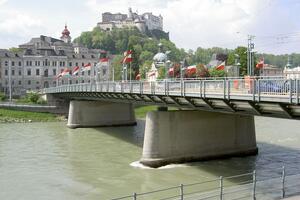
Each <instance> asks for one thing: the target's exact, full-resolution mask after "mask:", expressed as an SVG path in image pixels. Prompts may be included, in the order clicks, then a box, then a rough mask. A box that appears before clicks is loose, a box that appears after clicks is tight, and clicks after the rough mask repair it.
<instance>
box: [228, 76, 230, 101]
mask: <svg viewBox="0 0 300 200" xmlns="http://www.w3.org/2000/svg"><path fill="white" fill-rule="evenodd" d="M227 99H228V100H230V80H227Z"/></svg>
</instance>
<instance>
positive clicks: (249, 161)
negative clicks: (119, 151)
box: [94, 120, 300, 181]
mask: <svg viewBox="0 0 300 200" xmlns="http://www.w3.org/2000/svg"><path fill="white" fill-rule="evenodd" d="M144 128H145V120H138V123H137V125H136V126H125V127H103V128H94V129H95V130H96V131H99V132H101V133H104V134H108V135H109V136H112V137H115V138H117V139H118V140H121V141H124V142H127V143H130V144H132V145H135V146H137V147H139V148H141V151H140V156H141V154H142V146H143V138H144ZM260 134H261V133H260ZM282 137H283V136H282ZM283 138H284V137H283ZM299 139H300V135H299V137H298V139H297V140H299ZM294 142H295V141H294ZM257 146H258V149H259V153H258V155H256V156H247V157H231V158H226V159H217V160H207V161H201V162H191V163H185V164H184V166H186V167H193V168H195V169H199V170H201V171H205V172H207V173H209V174H211V175H212V176H215V177H218V176H224V177H226V176H232V175H237V174H242V173H248V172H253V170H256V171H257V174H258V175H259V176H260V177H261V178H263V177H266V178H270V177H272V176H276V177H277V176H278V175H280V174H281V172H282V170H281V169H282V166H285V167H286V173H287V175H290V174H299V173H300V148H299V147H300V146H299V145H298V146H296V147H295V145H292V146H290V145H289V144H288V143H286V144H283V145H279V144H277V143H276V142H270V143H269V142H266V141H261V140H259V139H258V141H257ZM138 159H139V158H137V160H138ZM128 164H129V163H128ZM160 169H161V168H158V169H157V170H160ZM162 170H166V169H165V168H163V169H162ZM170 170H171V169H170ZM250 178H252V176H251V177H250V176H249V177H248V179H250ZM233 181H234V180H233ZM237 181H240V180H237Z"/></svg>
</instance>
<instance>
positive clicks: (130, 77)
mask: <svg viewBox="0 0 300 200" xmlns="http://www.w3.org/2000/svg"><path fill="white" fill-rule="evenodd" d="M131 74H132V73H131V62H130V63H129V80H130V82H131Z"/></svg>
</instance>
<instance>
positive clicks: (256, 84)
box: [44, 79, 300, 119]
mask: <svg viewBox="0 0 300 200" xmlns="http://www.w3.org/2000/svg"><path fill="white" fill-rule="evenodd" d="M299 86H300V80H287V79H251V80H245V79H229V80H225V79H224V80H179V81H178V80H175V81H172V80H164V81H157V82H147V81H133V82H99V83H92V84H75V85H62V86H58V87H55V88H48V89H45V90H44V92H45V93H51V94H53V95H55V96H57V97H61V98H67V99H77V100H104V101H111V102H127V103H128V102H130V103H134V104H145V105H149V104H151V105H159V106H174V107H179V108H189V109H192V110H205V111H214V112H226V113H237V114H248V115H260V116H270V117H280V118H293V119H299V118H300V106H299V102H300V97H299V92H300V91H299V90H300V89H299V88H300V87H299Z"/></svg>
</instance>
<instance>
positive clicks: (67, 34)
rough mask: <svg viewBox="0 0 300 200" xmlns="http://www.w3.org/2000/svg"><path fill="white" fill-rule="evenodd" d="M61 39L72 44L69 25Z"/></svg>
mask: <svg viewBox="0 0 300 200" xmlns="http://www.w3.org/2000/svg"><path fill="white" fill-rule="evenodd" d="M61 34H62V35H61V37H60V39H61V40H63V41H64V42H65V43H70V42H71V39H72V38H71V36H70V31H69V30H68V27H67V25H65V29H64V30H63V31H62V33H61Z"/></svg>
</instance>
